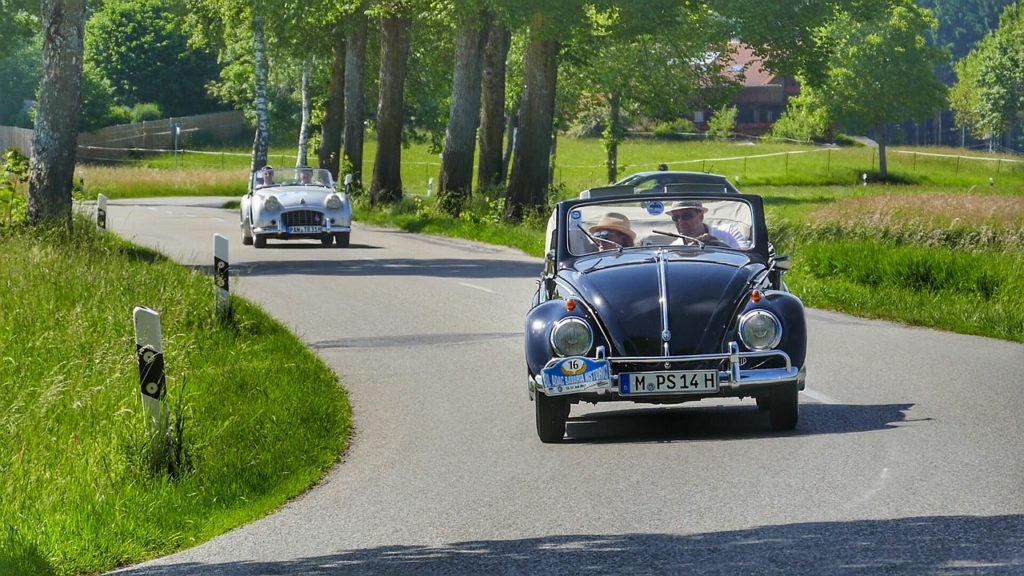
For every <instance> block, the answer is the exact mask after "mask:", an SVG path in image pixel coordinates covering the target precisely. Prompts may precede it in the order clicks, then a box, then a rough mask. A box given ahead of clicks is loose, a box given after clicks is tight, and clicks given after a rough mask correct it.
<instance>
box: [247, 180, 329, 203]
mask: <svg viewBox="0 0 1024 576" xmlns="http://www.w3.org/2000/svg"><path fill="white" fill-rule="evenodd" d="M331 194H332V191H331V190H328V189H327V188H322V187H319V186H310V187H304V186H281V187H279V188H265V189H263V190H259V191H257V192H256V195H257V196H259V197H263V198H266V197H267V196H277V199H278V201H279V202H281V206H283V207H284V208H285V209H288V208H298V207H301V206H303V204H305V205H306V206H309V207H310V208H320V209H323V207H324V202H325V201H326V199H327V197H328V196H330V195H331Z"/></svg>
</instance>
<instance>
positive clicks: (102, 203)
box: [96, 194, 107, 230]
mask: <svg viewBox="0 0 1024 576" xmlns="http://www.w3.org/2000/svg"><path fill="white" fill-rule="evenodd" d="M96 227H97V228H99V229H100V230H106V229H107V197H106V196H104V195H103V194H99V195H98V196H96Z"/></svg>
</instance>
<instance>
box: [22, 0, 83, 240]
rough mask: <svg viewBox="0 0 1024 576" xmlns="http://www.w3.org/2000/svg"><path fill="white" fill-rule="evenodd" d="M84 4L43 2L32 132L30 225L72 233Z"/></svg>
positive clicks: (71, 0)
mask: <svg viewBox="0 0 1024 576" xmlns="http://www.w3.org/2000/svg"><path fill="white" fill-rule="evenodd" d="M85 4H86V2H85V0H43V2H42V13H41V14H42V21H41V24H42V27H43V76H42V79H41V82H40V84H39V109H38V111H37V113H36V118H35V130H34V132H33V133H32V164H31V168H30V174H29V181H28V214H27V215H28V220H29V222H31V223H33V224H37V225H38V224H43V223H46V222H48V223H50V225H54V224H55V225H58V226H63V227H65V228H69V227H70V225H71V189H72V187H73V185H74V180H75V152H76V148H77V147H78V114H79V110H80V108H81V85H82V53H83V36H84V34H85Z"/></svg>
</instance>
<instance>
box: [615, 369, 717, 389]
mask: <svg viewBox="0 0 1024 576" xmlns="http://www.w3.org/2000/svg"><path fill="white" fill-rule="evenodd" d="M704 392H718V371H717V370H679V371H674V372H673V371H669V372H634V373H625V374H619V393H620V394H623V395H633V394H702V393H704Z"/></svg>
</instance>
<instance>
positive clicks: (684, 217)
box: [672, 210, 698, 222]
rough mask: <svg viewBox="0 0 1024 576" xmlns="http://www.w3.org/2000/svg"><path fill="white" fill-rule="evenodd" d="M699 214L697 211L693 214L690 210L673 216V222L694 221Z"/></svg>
mask: <svg viewBox="0 0 1024 576" xmlns="http://www.w3.org/2000/svg"><path fill="white" fill-rule="evenodd" d="M697 214H698V213H697V212H696V211H693V212H691V211H689V210H687V211H685V212H678V213H676V214H673V215H672V221H673V222H686V221H688V220H693V219H694V218H696V217H697Z"/></svg>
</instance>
